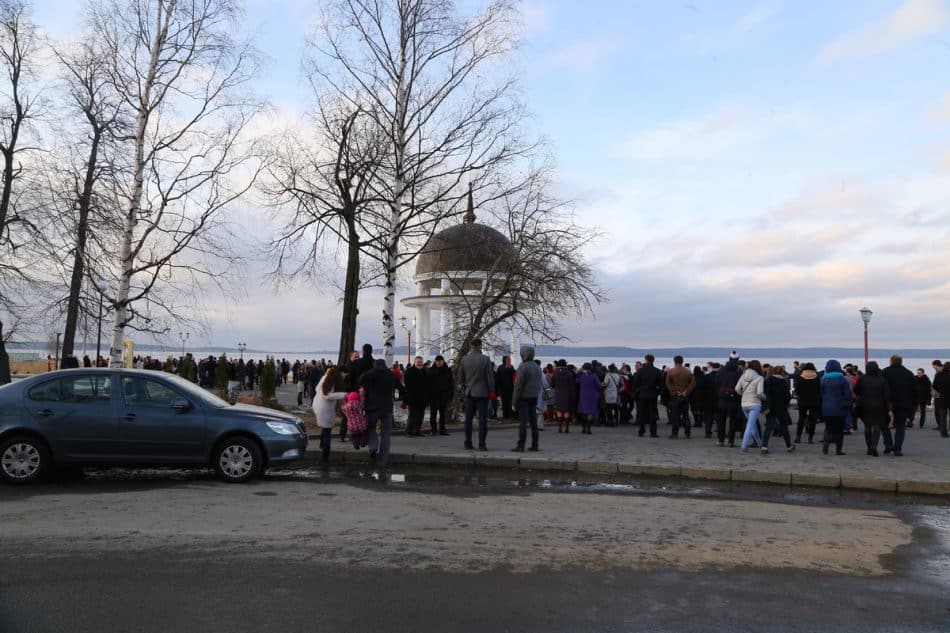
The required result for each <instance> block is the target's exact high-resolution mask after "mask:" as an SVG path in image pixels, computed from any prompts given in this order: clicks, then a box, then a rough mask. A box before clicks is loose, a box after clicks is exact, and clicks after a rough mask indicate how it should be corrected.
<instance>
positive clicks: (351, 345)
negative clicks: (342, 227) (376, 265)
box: [337, 223, 360, 367]
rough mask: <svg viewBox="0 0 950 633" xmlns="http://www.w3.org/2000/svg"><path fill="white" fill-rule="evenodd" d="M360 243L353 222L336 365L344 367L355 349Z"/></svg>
mask: <svg viewBox="0 0 950 633" xmlns="http://www.w3.org/2000/svg"><path fill="white" fill-rule="evenodd" d="M359 293H360V243H359V235H357V233H356V226H355V224H353V223H351V224H350V227H349V243H348V244H347V259H346V285H345V286H344V287H343V315H342V317H341V319H340V353H339V356H338V357H337V366H339V367H346V364H347V363H348V362H350V353H351V352H353V351H354V350H355V349H356V319H357V316H358V315H359V296H360V294H359Z"/></svg>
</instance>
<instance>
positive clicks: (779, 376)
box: [762, 365, 795, 455]
mask: <svg viewBox="0 0 950 633" xmlns="http://www.w3.org/2000/svg"><path fill="white" fill-rule="evenodd" d="M791 399H792V390H791V385H790V384H789V381H788V376H786V375H785V367H784V366H783V365H776V366H775V367H773V368H772V371H771V373H770V374H769V377H768V378H766V379H765V401H766V402H768V407H769V412H768V414H767V415H766V416H765V435H763V437H762V454H763V455H764V454H767V453H768V452H769V437H771V435H772V433H773V432H777V433H778V434H779V435H781V436H782V439H783V440H785V452H786V453H791V452H792V451H794V450H795V445H794V444H792V437H791V435H790V434H789V432H788V427H789V426H790V425H791V423H792V416H791V415H789V413H788V403H789V402H790V401H791Z"/></svg>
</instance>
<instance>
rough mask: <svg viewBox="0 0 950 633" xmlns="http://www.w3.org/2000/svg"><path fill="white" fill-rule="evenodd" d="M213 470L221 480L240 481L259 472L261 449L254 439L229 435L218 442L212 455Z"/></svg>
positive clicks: (251, 477) (250, 477)
mask: <svg viewBox="0 0 950 633" xmlns="http://www.w3.org/2000/svg"><path fill="white" fill-rule="evenodd" d="M212 459H213V463H212V465H213V466H214V471H215V473H217V475H218V478H219V479H221V481H226V482H228V483H234V484H236V483H242V482H245V481H249V480H251V479H253V478H255V477H256V476H257V475H258V474H260V472H261V468H262V466H263V460H262V458H261V449H260V448H259V447H258V446H257V444H256V443H255V442H254V440H251V439H249V438H246V437H231V438H228V439H226V440H224V441H222V442H221V443H219V444H218V446H217V448H215V450H214V456H213V458H212Z"/></svg>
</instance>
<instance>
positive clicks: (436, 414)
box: [429, 400, 448, 435]
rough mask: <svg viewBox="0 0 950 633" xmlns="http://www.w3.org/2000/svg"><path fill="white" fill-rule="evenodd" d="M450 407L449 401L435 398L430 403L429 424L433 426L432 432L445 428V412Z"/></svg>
mask: <svg viewBox="0 0 950 633" xmlns="http://www.w3.org/2000/svg"><path fill="white" fill-rule="evenodd" d="M446 409H448V402H441V401H439V400H433V401H432V402H430V403H429V424H430V425H431V426H432V434H433V435H435V433H436V431H444V430H445V413H446Z"/></svg>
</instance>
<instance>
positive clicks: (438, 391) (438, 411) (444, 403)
mask: <svg viewBox="0 0 950 633" xmlns="http://www.w3.org/2000/svg"><path fill="white" fill-rule="evenodd" d="M428 371H429V399H430V402H429V411H430V414H429V416H430V417H429V422H430V423H431V425H432V435H435V434H436V429H437V428H438V433H439V435H448V434H449V432H448V431H446V430H445V413H446V410H447V409H448V406H449V403H450V402H452V396H453V395H455V377H454V376H453V375H452V370H451V369H449V366H448V365H446V364H445V358H444V357H442V355H441V354H440V355H439V356H436V357H435V362H433V363H432V366H431V367H429V370H428ZM437 422H438V426H437V425H436V423H437Z"/></svg>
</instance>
